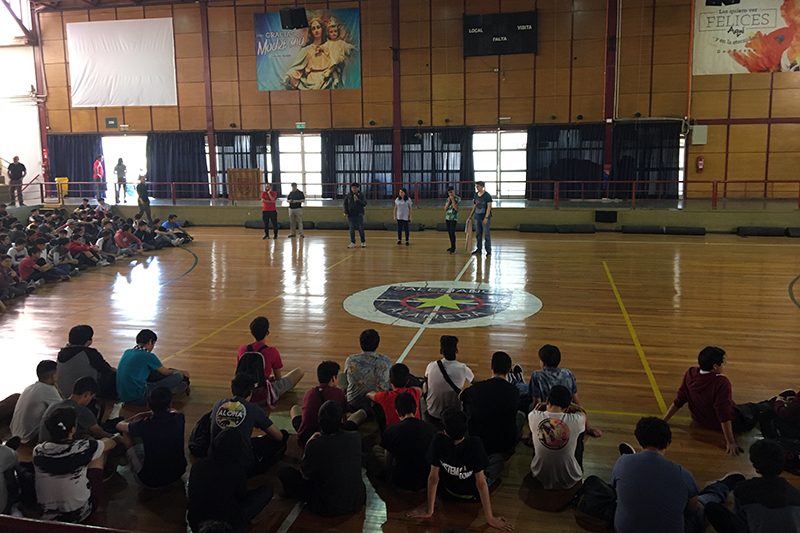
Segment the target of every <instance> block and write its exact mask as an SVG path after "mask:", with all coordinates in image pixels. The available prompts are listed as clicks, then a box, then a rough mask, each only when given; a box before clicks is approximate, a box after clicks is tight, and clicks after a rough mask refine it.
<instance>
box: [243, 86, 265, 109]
mask: <svg viewBox="0 0 800 533" xmlns="http://www.w3.org/2000/svg"><path fill="white" fill-rule="evenodd" d="M268 94H269V93H267V92H264V91H259V90H258V85H257V84H256V82H254V81H249V82H240V83H239V101H240V102H241V103H242V105H243V106H269V96H268ZM243 114H244V112H243Z"/></svg>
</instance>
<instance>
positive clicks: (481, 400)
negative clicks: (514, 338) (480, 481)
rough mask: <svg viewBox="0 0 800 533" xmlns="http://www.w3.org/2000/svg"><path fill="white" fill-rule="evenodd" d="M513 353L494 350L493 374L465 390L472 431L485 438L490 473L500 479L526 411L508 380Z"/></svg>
mask: <svg viewBox="0 0 800 533" xmlns="http://www.w3.org/2000/svg"><path fill="white" fill-rule="evenodd" d="M510 371H511V357H510V356H509V355H508V354H507V353H506V352H495V353H494V354H492V374H493V376H492V377H491V378H489V379H487V380H485V381H477V382H475V383H473V384H472V386H471V387H469V388H467V389H464V391H463V392H462V393H461V403H462V404H463V406H464V412H465V413H466V414H467V419H468V420H469V434H470V435H471V436H473V437H478V438H479V439H481V441H482V442H483V449H484V450H485V451H486V454H487V455H488V456H489V466H488V467H487V468H486V476H487V477H488V478H490V479H492V480H495V479H499V478H500V474H501V473H502V471H503V464H504V463H505V460H506V459H507V458H508V457H510V456H511V455H512V454H513V453H514V448H515V447H516V445H517V441H518V440H519V437H520V434H521V432H522V427H523V426H524V425H525V413H522V412H520V411H518V410H517V407H519V390H518V389H517V388H516V387H515V386H514V385H512V384H511V383H509V382H508V381H507V380H506V376H507V375H508V373H509V372H510Z"/></svg>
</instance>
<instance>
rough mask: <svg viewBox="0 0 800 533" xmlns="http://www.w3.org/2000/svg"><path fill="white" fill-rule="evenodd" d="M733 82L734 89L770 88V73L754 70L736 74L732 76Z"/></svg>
mask: <svg viewBox="0 0 800 533" xmlns="http://www.w3.org/2000/svg"><path fill="white" fill-rule="evenodd" d="M731 82H732V84H733V90H734V91H739V90H754V89H769V84H770V73H769V72H753V73H750V74H734V75H732V76H731ZM765 116H766V115H765Z"/></svg>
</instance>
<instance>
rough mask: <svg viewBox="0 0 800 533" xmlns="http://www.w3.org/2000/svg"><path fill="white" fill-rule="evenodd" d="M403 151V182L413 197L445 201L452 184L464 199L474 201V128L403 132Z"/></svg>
mask: <svg viewBox="0 0 800 533" xmlns="http://www.w3.org/2000/svg"><path fill="white" fill-rule="evenodd" d="M402 150H403V183H404V186H406V187H408V188H409V190H408V192H409V194H410V195H414V193H415V192H418V193H419V197H420V198H444V197H445V196H446V195H447V187H448V185H452V186H453V187H454V188H455V190H456V194H458V195H459V196H461V198H462V199H463V200H468V199H470V198H472V195H473V193H474V192H475V191H474V187H473V186H472V183H473V182H474V181H475V169H474V165H473V158H472V129H471V128H440V129H425V130H423V129H417V130H403V132H402Z"/></svg>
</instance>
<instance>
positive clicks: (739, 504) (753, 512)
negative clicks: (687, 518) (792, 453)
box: [706, 439, 800, 533]
mask: <svg viewBox="0 0 800 533" xmlns="http://www.w3.org/2000/svg"><path fill="white" fill-rule="evenodd" d="M785 461H786V453H785V451H784V449H783V447H782V446H781V445H780V444H779V443H778V442H776V441H774V440H769V439H765V440H759V441H756V442H755V443H753V445H752V446H751V447H750V462H751V463H753V468H754V469H755V471H756V472H758V473H759V474H761V477H755V478H752V479H748V480H744V481H740V482H739V483H738V484H736V486H735V487H734V489H733V492H732V495H733V501H732V502H730V498H729V503H732V510H729V509H728V508H727V507H725V506H723V505H721V504H709V505H707V506H706V517H707V518H708V521H709V522H710V523H711V525H712V526H713V527H714V529H715V530H716V531H718V532H719V533H743V532H749V533H794V532H797V531H800V491H798V490H797V489H796V488H795V487H793V486H792V485H791V484H790V483H789V482H788V481H786V480H785V479H783V478H782V477H781V475H780V474H781V472H782V471H783V467H784V464H785Z"/></svg>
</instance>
